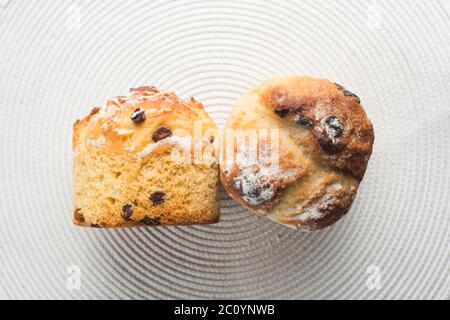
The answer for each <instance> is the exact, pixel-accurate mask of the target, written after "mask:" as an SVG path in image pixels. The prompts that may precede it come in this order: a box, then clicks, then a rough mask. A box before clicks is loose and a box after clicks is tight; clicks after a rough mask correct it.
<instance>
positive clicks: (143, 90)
mask: <svg viewBox="0 0 450 320" xmlns="http://www.w3.org/2000/svg"><path fill="white" fill-rule="evenodd" d="M199 126H200V127H201V131H202V132H207V133H208V136H205V137H204V139H203V140H202V141H201V143H200V149H201V150H200V151H201V154H202V156H203V157H204V159H202V160H205V161H202V162H194V161H195V160H196V159H195V157H194V156H193V151H194V149H193V148H194V137H195V134H194V133H195V131H196V130H199V129H198V127H199ZM216 130H217V129H216V126H215V124H214V122H213V121H212V119H211V118H210V117H209V116H208V115H207V113H206V112H205V110H204V108H203V106H202V105H201V104H200V103H198V102H196V101H195V100H194V99H188V100H186V101H184V100H182V99H180V98H178V97H177V96H176V95H175V94H174V93H163V92H159V91H158V90H157V89H156V88H154V87H140V88H135V89H131V94H130V95H129V96H120V97H117V98H114V99H111V100H109V101H108V102H107V104H106V106H105V107H104V108H102V109H99V108H94V109H93V110H92V111H91V113H90V114H89V115H88V116H86V117H85V118H84V119H82V120H78V121H76V122H75V124H74V135H73V150H74V155H75V158H74V191H75V212H74V223H75V224H76V225H79V226H86V227H94V228H110V227H114V228H119V227H133V226H159V225H189V224H207V223H215V222H217V221H218V220H219V202H218V197H219V189H218V187H219V174H218V166H217V163H216V162H215V152H216V150H215V146H214V144H212V143H210V142H209V141H208V139H210V137H209V135H213V136H214V135H215V134H217V132H216ZM174 154H177V155H178V154H180V155H182V156H183V157H182V158H174Z"/></svg>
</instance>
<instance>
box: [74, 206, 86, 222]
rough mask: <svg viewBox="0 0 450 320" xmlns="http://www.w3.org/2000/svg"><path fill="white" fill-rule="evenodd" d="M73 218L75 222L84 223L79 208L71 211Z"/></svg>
mask: <svg viewBox="0 0 450 320" xmlns="http://www.w3.org/2000/svg"><path fill="white" fill-rule="evenodd" d="M73 218H74V219H75V221H76V222H79V223H84V216H83V214H82V213H81V210H80V209H76V210H75V211H74V213H73Z"/></svg>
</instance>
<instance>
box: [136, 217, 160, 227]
mask: <svg viewBox="0 0 450 320" xmlns="http://www.w3.org/2000/svg"><path fill="white" fill-rule="evenodd" d="M139 222H140V223H142V224H145V225H146V226H159V225H160V224H161V218H159V217H149V216H145V217H144V218H143V219H142V220H141V221H139Z"/></svg>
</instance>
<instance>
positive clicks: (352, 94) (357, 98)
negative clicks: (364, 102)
mask: <svg viewBox="0 0 450 320" xmlns="http://www.w3.org/2000/svg"><path fill="white" fill-rule="evenodd" d="M342 94H343V95H344V97H350V98H356V101H358V103H361V99H360V98H359V97H358V96H357V95H356V94H354V93H352V92H350V91H348V90H344V91H343V92H342Z"/></svg>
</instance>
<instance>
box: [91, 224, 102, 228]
mask: <svg viewBox="0 0 450 320" xmlns="http://www.w3.org/2000/svg"><path fill="white" fill-rule="evenodd" d="M91 227H92V228H101V226H100V225H99V224H97V223H93V224H91Z"/></svg>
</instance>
